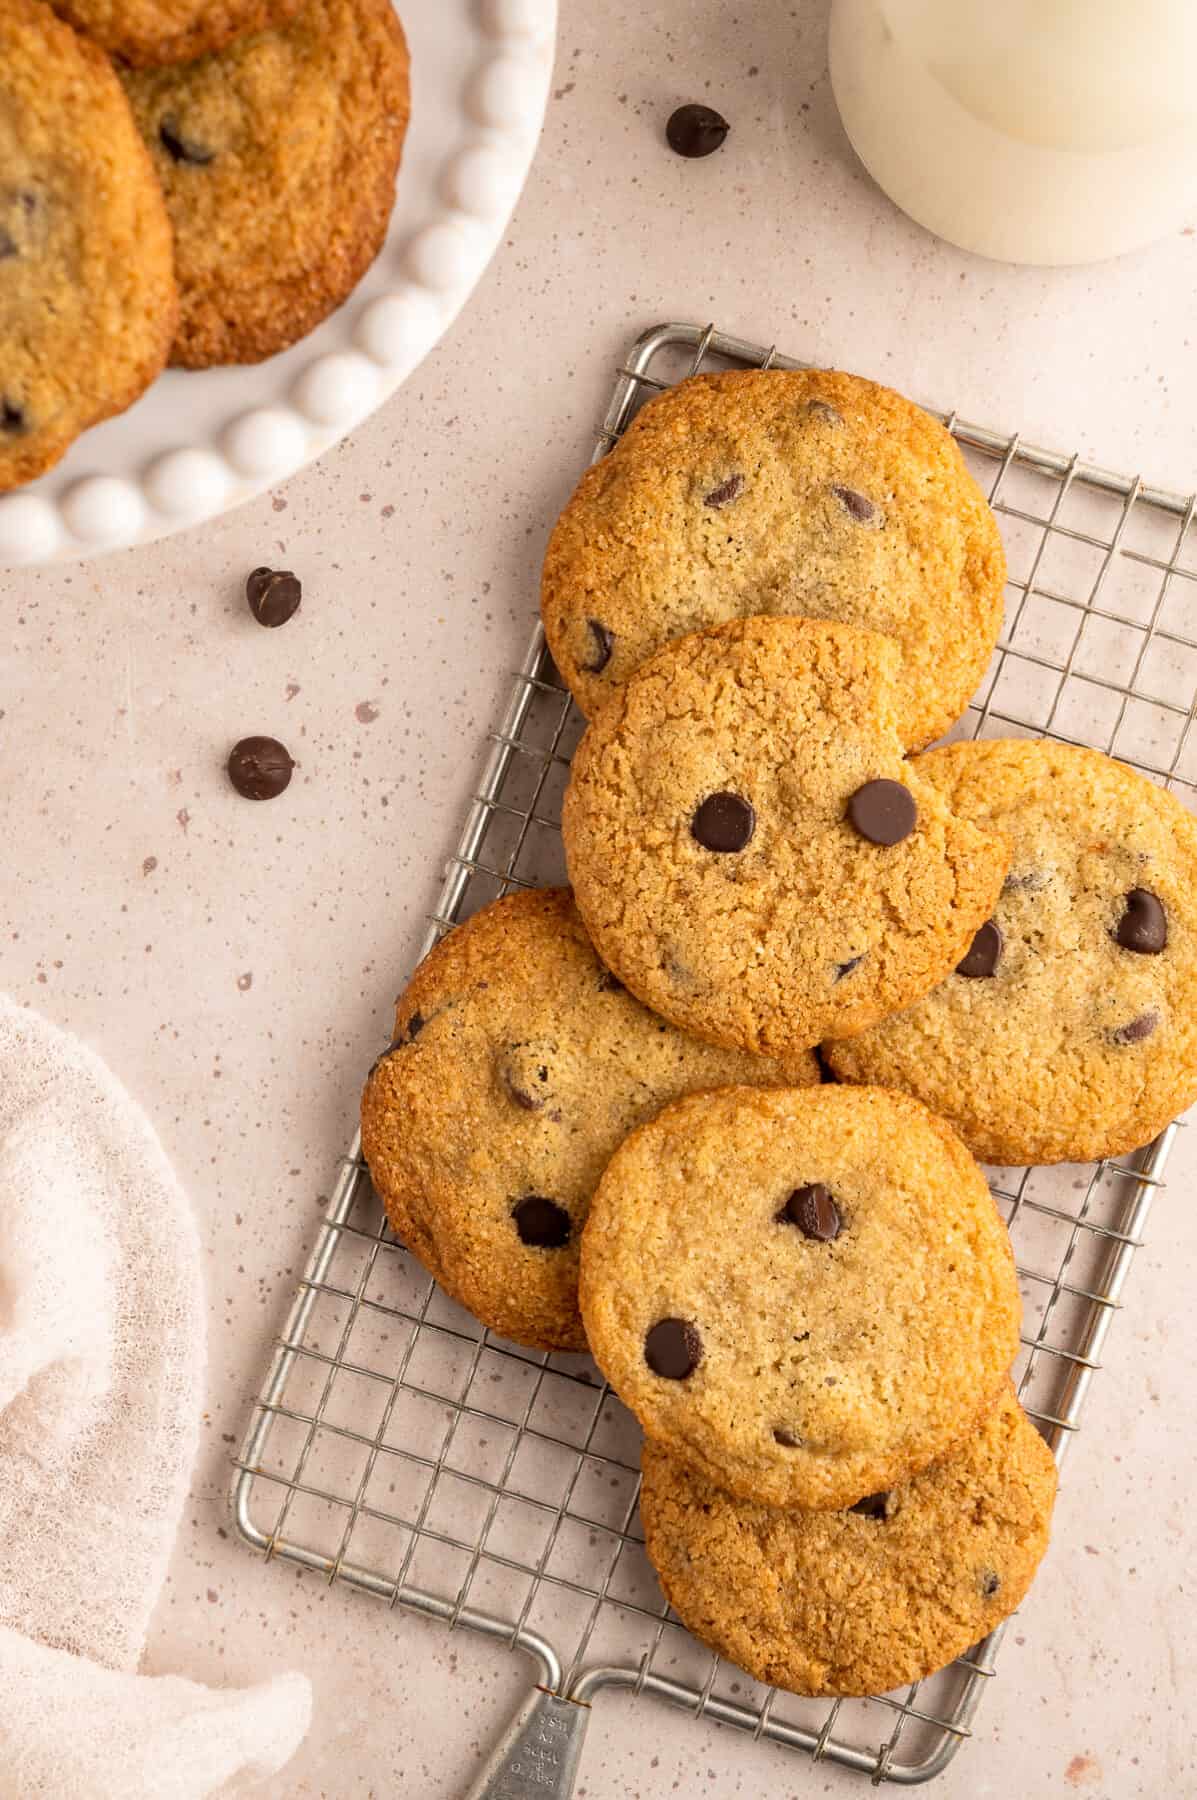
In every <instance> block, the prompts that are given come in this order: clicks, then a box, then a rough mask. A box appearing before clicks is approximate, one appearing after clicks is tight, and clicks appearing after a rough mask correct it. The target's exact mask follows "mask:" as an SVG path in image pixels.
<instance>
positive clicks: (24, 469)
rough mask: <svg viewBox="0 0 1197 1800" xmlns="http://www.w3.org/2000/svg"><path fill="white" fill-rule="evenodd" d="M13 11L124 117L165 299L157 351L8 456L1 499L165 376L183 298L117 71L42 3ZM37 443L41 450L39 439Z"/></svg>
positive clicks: (146, 243) (145, 243) (144, 225)
mask: <svg viewBox="0 0 1197 1800" xmlns="http://www.w3.org/2000/svg"><path fill="white" fill-rule="evenodd" d="M8 4H9V6H10V7H11V9H12V10H13V11H15V12H18V13H24V14H25V15H26V16H27V17H28V18H29V19H30V21H37V22H40V23H41V26H42V29H43V30H44V31H45V32H46V33H47V35H48V37H49V38H50V42H51V48H55V49H56V50H57V52H58V54H59V55H65V56H74V57H77V58H78V59H80V60H81V62H82V63H83V64H84V65H85V72H86V75H87V77H88V78H92V79H95V80H97V81H99V82H100V84H101V86H102V87H103V88H105V89H106V90H107V93H108V95H109V97H110V99H111V101H112V104H113V106H114V108H115V113H116V114H119V117H120V121H121V123H120V127H119V129H121V130H123V129H124V128H125V125H126V124H127V126H128V132H127V137H128V141H127V144H126V146H125V151H124V155H125V157H126V158H127V164H128V166H127V168H126V170H125V185H126V187H128V188H131V187H132V185H133V183H134V181H137V182H138V183H139V185H140V188H141V193H140V200H139V215H140V229H139V232H138V244H139V247H140V248H148V247H151V246H152V248H153V251H154V256H153V266H154V270H155V275H154V282H153V284H151V283H150V282H149V281H147V282H146V283H145V284H144V289H145V292H146V293H147V294H148V293H149V292H150V290H151V286H152V285H153V286H156V285H159V284H160V285H161V289H162V292H161V295H160V304H159V306H158V307H157V308H156V309H147V315H146V316H147V321H148V320H149V319H150V318H151V317H154V316H155V315H156V316H157V317H158V318H159V321H160V328H159V331H158V333H157V339H156V343H153V344H152V346H151V347H150V348H149V349H148V350H147V354H146V357H145V359H144V360H143V361H142V362H141V363H140V364H139V365H138V367H137V369H136V370H134V371H133V372H132V373H131V375H130V377H129V380H128V382H127V383H126V384H125V385H124V386H123V387H122V388H119V389H116V390H113V391H112V392H110V393H108V394H107V395H105V396H104V398H103V399H102V400H101V399H99V398H97V401H96V405H95V406H94V408H93V409H91V410H90V411H88V412H87V413H86V414H85V415H84V416H82V417H81V418H80V420H79V422H78V423H76V424H73V425H72V426H71V428H70V430H69V431H67V432H65V433H59V434H58V435H57V436H55V437H53V438H52V439H51V438H45V437H43V438H42V439H41V442H40V445H38V446H37V447H34V444H31V446H30V448H29V449H28V450H27V451H26V452H25V453H24V454H23V455H22V454H20V453H19V452H17V451H15V450H14V451H13V453H12V456H11V459H10V458H8V457H7V456H6V457H5V458H4V459H0V494H4V493H9V492H12V491H14V490H15V489H17V488H20V487H24V486H25V485H26V483H28V482H30V481H34V480H36V478H37V477H38V476H39V475H44V474H45V473H46V472H47V470H49V469H52V468H54V466H55V465H56V464H57V463H59V462H61V461H62V458H63V457H64V456H65V455H66V453H67V451H68V450H69V449H70V447H71V445H72V444H73V443H75V442H76V441H77V439H78V438H80V437H81V436H82V435H83V433H84V432H85V431H90V430H91V428H92V427H93V426H94V425H101V424H103V422H104V420H105V419H112V418H115V417H116V416H117V415H118V414H119V413H123V412H127V411H128V409H129V407H131V406H132V405H133V404H134V402H135V401H137V400H139V399H140V398H141V396H142V394H144V393H145V391H146V389H147V388H148V387H149V386H150V385H151V383H152V382H154V381H156V380H157V378H158V376H159V375H160V374H161V373H162V371H163V369H165V368H166V366H167V360H168V357H169V354H170V347H171V344H172V342H173V339H174V335H175V331H176V329H177V327H178V319H179V291H178V286H177V284H176V281H175V275H174V249H173V244H174V240H173V235H172V231H171V224H170V218H169V215H168V213H167V210H166V201H165V198H164V196H163V193H162V189H161V187H160V185H159V182H158V177H157V174H156V173H155V170H154V165H153V161H152V159H151V157H150V153H149V151H148V150H147V149H146V147H145V143H144V141H143V139H142V136H141V133H140V131H139V130H138V129H137V121H136V119H135V118H134V117H133V109H132V107H131V106H130V104H129V100H128V96H127V95H126V93H125V91H124V89H123V87H122V86H121V84H120V80H119V78H118V76H117V74H116V72H115V70H114V69H113V67H112V64H111V63H110V61H109V60H108V57H107V56H106V55H105V54H104V51H103V50H102V49H101V48H100V46H99V45H98V44H96V43H93V42H92V40H91V39H90V38H88V37H85V36H82V35H80V34H79V33H78V32H76V31H75V30H73V29H72V27H71V26H70V24H69V23H67V21H66V20H65V19H63V18H60V17H59V16H58V15H57V13H56V12H54V11H53V10H52V9H51V7H49V6H47V5H44V4H43V0H8ZM114 124H115V114H114ZM33 436H34V443H35V444H36V442H37V433H36V432H35V433H34V434H33ZM6 465H7V466H8V467H9V468H10V469H11V479H10V478H9V476H7V475H6V474H5V467H6Z"/></svg>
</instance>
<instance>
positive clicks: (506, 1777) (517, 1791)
mask: <svg viewBox="0 0 1197 1800" xmlns="http://www.w3.org/2000/svg"><path fill="white" fill-rule="evenodd" d="M589 1718H590V1708H589V1707H588V1706H579V1705H578V1703H577V1702H576V1701H574V1700H562V1699H561V1697H560V1695H558V1694H550V1693H549V1691H548V1689H547V1688H541V1687H538V1688H533V1690H532V1692H531V1694H529V1696H528V1698H527V1700H525V1702H524V1704H523V1705H522V1706H521V1707H520V1709H519V1711H518V1712H517V1713H516V1715H515V1717H514V1719H512V1721H511V1724H510V1725H509V1726H508V1727H507V1730H506V1731H505V1732H504V1733H503V1736H502V1738H501V1739H500V1741H499V1743H498V1744H497V1745H496V1746H495V1748H494V1750H493V1751H492V1752H491V1755H490V1757H489V1759H488V1761H487V1764H486V1767H485V1768H484V1769H483V1771H482V1773H481V1775H480V1776H479V1777H478V1779H477V1781H476V1782H475V1783H474V1785H473V1787H472V1788H470V1790H469V1792H468V1793H467V1794H465V1795H464V1796H463V1800H569V1796H570V1795H571V1794H572V1793H573V1791H574V1779H575V1777H576V1775H577V1773H578V1763H579V1760H580V1758H581V1755H582V1744H583V1742H584V1741H585V1737H586V1725H587V1722H588V1720H589Z"/></svg>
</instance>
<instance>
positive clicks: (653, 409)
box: [540, 368, 1007, 752]
mask: <svg viewBox="0 0 1197 1800" xmlns="http://www.w3.org/2000/svg"><path fill="white" fill-rule="evenodd" d="M776 379H782V380H785V381H787V382H790V383H791V384H792V385H793V386H794V388H795V391H796V392H797V391H801V390H805V389H806V388H807V387H811V388H813V389H816V390H817V391H816V393H815V395H814V397H815V398H817V399H824V398H827V397H828V393H830V397H831V399H832V400H833V401H834V399H835V397H836V393H837V392H840V393H842V392H843V391H844V390H845V389H849V390H850V391H851V392H852V393H853V394H854V395H856V396H859V397H860V398H861V399H862V400H867V401H868V402H870V403H871V404H872V405H873V406H875V407H876V408H878V409H879V410H881V411H882V412H883V413H885V414H887V415H889V416H892V417H896V418H898V419H900V420H901V423H902V427H903V428H904V429H905V432H906V434H907V436H908V437H909V438H910V440H911V441H913V440H914V438H915V436H916V435H918V436H921V437H922V439H923V442H924V443H925V442H926V441H927V440H933V441H934V443H935V444H936V446H937V447H938V449H939V450H940V451H941V452H943V453H946V454H947V455H948V456H949V460H950V461H952V463H953V466H954V474H955V479H956V482H957V484H958V491H957V492H956V493H955V495H954V497H953V501H952V506H953V510H954V511H955V513H956V514H957V516H962V515H963V514H964V512H965V511H966V510H967V512H968V515H969V519H970V529H969V532H968V539H967V559H966V560H967V568H968V570H969V572H970V574H971V576H972V579H971V590H970V591H971V593H972V594H973V596H974V597H975V605H976V609H977V612H978V615H982V616H981V617H979V619H978V629H977V633H976V636H975V647H974V654H973V656H972V657H971V658H970V659H968V667H969V668H970V670H971V675H972V679H971V682H970V683H969V685H968V691H967V693H965V694H964V696H963V699H961V700H960V703H959V705H957V704H956V703H955V700H952V701H951V702H949V700H948V699H947V698H940V697H939V696H938V695H932V694H931V693H929V692H928V693H924V694H922V695H920V696H919V697H918V698H919V704H918V705H916V704H915V695H914V693H913V691H910V690H907V689H906V688H905V686H904V685H903V686H901V688H900V695H901V704H900V707H899V710H900V712H901V714H902V715H903V717H902V720H901V723H900V735H901V738H902V742H903V744H904V746H905V747H906V748H907V749H908V750H910V751H912V752H913V751H916V750H920V749H922V748H924V747H925V746H926V745H928V744H930V743H933V742H934V740H935V739H936V738H937V737H940V736H942V735H943V733H944V732H945V731H947V730H948V729H949V727H950V726H951V725H953V724H954V723H955V722H956V720H957V719H959V718H960V717H962V716H963V713H964V711H965V709H966V707H967V705H968V701H969V698H970V696H971V695H972V694H973V693H975V691H976V689H977V686H978V684H979V683H980V681H981V679H982V677H983V676H984V674H985V670H986V668H987V667H988V665H989V661H990V658H991V657H992V654H993V649H994V646H995V644H996V643H997V640H998V636H999V634H1000V632H1001V628H1002V619H1003V616H1004V612H1005V587H1006V577H1007V565H1006V551H1005V545H1004V543H1003V541H1002V536H1001V531H1000V529H999V527H998V523H997V519H996V517H995V516H994V513H993V509H992V508H991V507H990V505H989V502H988V501H987V500H986V498H985V496H984V494H983V493H982V491H981V488H980V486H979V484H978V482H977V480H976V477H975V476H974V475H973V473H972V471H971V470H970V469H969V467H968V464H967V463H966V462H965V460H964V456H963V453H962V452H961V449H960V446H959V444H958V443H957V442H956V440H955V438H954V437H953V436H952V434H951V433H950V432H949V431H948V430H947V428H946V427H945V426H944V425H943V424H942V423H941V422H940V421H939V420H938V419H936V418H935V417H934V416H933V415H932V414H931V413H929V412H927V410H926V409H925V408H924V407H921V406H919V405H918V404H917V403H916V402H915V401H913V400H909V399H907V397H906V396H905V395H904V394H902V393H900V392H899V391H898V390H897V389H896V388H891V387H887V386H886V385H885V384H884V383H881V382H876V381H871V380H870V379H869V378H868V376H865V375H855V374H853V373H852V372H851V371H849V370H845V369H818V368H811V369H787V370H781V369H724V370H718V371H714V372H711V373H706V374H701V375H691V376H688V377H687V378H686V379H685V380H683V381H679V382H677V383H676V384H675V385H674V386H673V387H670V388H667V389H666V390H665V392H664V393H662V394H658V395H654V396H653V398H652V399H650V400H649V401H647V402H646V403H645V405H644V406H642V407H641V409H640V411H639V412H638V413H637V414H636V416H635V418H634V419H633V420H632V422H631V424H630V425H629V426H628V427H627V429H626V431H625V432H624V433H623V435H622V437H620V438H619V439H618V440H617V442H616V443H615V444H614V445H613V446H612V447H611V449H610V450H609V451H608V452H607V455H606V456H604V457H602V458H600V460H599V461H598V462H596V463H592V464H591V465H590V467H589V468H588V469H586V470H585V472H584V473H583V474H582V476H581V477H580V479H579V481H578V483H577V485H576V487H575V489H574V491H573V493H572V494H571V495H570V497H569V499H568V500H567V501H566V503H565V505H564V507H563V508H562V510H561V512H560V514H559V515H558V517H557V519H556V521H555V522H554V524H553V527H552V530H551V532H550V534H549V539H548V543H547V545H546V547H545V554H544V561H543V563H542V565H541V578H540V613H541V619H542V621H543V624H544V632H545V637H546V639H547V640H548V645H549V652H550V654H551V656H552V658H553V661H554V664H555V666H556V667H557V669H558V671H559V673H560V675H561V678H562V680H563V681H564V682H565V684H566V686H567V687H568V688H569V691H570V693H571V694H572V695H573V699H574V702H575V704H576V706H577V707H578V710H579V712H581V713H582V715H583V717H585V718H593V717H594V716H595V715H596V714H597V713H598V712H599V711H600V710H601V708H602V706H603V705H604V704H605V703H606V701H607V700H609V699H610V697H611V696H612V695H613V694H615V693H618V692H619V688H618V687H612V686H611V685H610V684H608V683H604V682H603V681H602V680H601V675H600V674H595V673H590V672H588V671H586V670H583V669H580V668H576V667H572V666H571V664H572V659H571V658H570V657H568V656H567V655H566V653H565V651H566V635H567V629H568V625H569V622H570V620H571V619H572V617H573V614H572V610H571V606H572V600H573V595H574V593H575V592H576V588H577V583H576V580H575V579H574V578H573V575H572V572H571V564H572V563H573V562H574V561H575V560H576V559H577V557H578V556H579V555H581V556H582V557H583V558H584V559H585V560H587V561H590V560H594V559H596V558H597V560H598V562H599V564H600V566H601V562H602V560H603V559H602V555H601V552H598V551H596V550H595V548H594V544H593V542H592V541H591V540H590V539H589V538H588V537H587V536H586V535H585V534H584V533H583V530H582V527H581V525H580V524H579V520H580V518H582V517H584V516H585V514H586V513H587V511H588V509H589V508H590V507H591V505H592V501H591V495H590V490H591V489H592V488H597V487H599V486H601V484H602V481H603V479H604V475H603V471H604V468H605V465H606V464H607V463H608V461H609V460H610V459H611V458H612V457H615V458H619V459H620V460H621V461H623V460H631V458H632V457H633V456H634V455H635V454H636V452H637V451H638V450H639V448H640V445H641V440H642V439H646V438H649V437H651V436H652V435H653V434H654V433H655V432H656V431H657V430H659V429H660V422H661V421H662V420H663V419H664V420H665V421H666V422H668V421H669V419H670V417H671V415H672V414H673V413H674V412H678V411H680V410H681V409H682V408H683V407H684V406H685V405H686V396H688V395H692V394H695V393H699V392H702V391H704V390H705V391H708V392H709V391H711V390H716V391H717V390H718V389H719V388H721V387H736V386H744V385H746V384H747V383H749V382H751V383H753V384H754V385H756V384H758V383H759V382H761V381H762V380H763V381H772V380H776ZM824 390H827V392H825V391H824ZM595 535H596V536H600V537H601V531H600V532H599V533H596V534H595ZM587 591H588V593H593V595H594V601H593V605H594V609H595V612H596V613H597V614H598V616H600V617H601V616H602V593H603V589H602V585H601V583H598V582H596V584H595V586H594V587H593V589H588V590H587ZM948 606H949V600H948V598H946V597H945V600H944V607H945V609H947V608H948ZM950 607H951V610H952V611H954V612H958V610H959V604H958V596H957V595H952V596H951V597H950ZM739 616H740V617H751V616H752V615H751V614H741V615H739ZM768 616H770V617H772V616H774V615H768ZM777 616H779V617H791V618H797V617H800V616H801V615H800V614H797V613H792V614H781V615H777ZM722 622H723V623H728V622H730V621H722ZM661 648H664V645H662V646H660V647H659V649H658V650H657V651H654V652H653V655H657V654H659V652H660V649H661ZM559 651H560V652H561V655H560V659H559V658H558V652H559ZM651 660H652V659H651V657H649V658H646V659H645V661H651ZM640 667H641V668H643V667H644V664H643V663H642V664H641V665H640ZM634 673H636V671H633V674H634ZM629 679H630V677H629ZM962 681H963V677H962ZM623 685H625V684H623V683H621V684H620V686H623ZM933 700H938V704H937V705H933V704H932V701H933Z"/></svg>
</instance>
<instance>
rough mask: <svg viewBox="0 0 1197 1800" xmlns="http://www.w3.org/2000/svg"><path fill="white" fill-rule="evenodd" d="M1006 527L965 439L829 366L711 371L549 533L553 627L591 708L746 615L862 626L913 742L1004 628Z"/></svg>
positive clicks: (587, 478) (648, 421) (685, 389)
mask: <svg viewBox="0 0 1197 1800" xmlns="http://www.w3.org/2000/svg"><path fill="white" fill-rule="evenodd" d="M1005 579H1006V560H1005V553H1004V551H1003V549H1002V541H1001V537H1000V535H999V533H998V528H997V523H996V521H995V519H994V516H993V514H992V512H991V511H990V509H989V507H988V506H987V504H986V502H985V500H984V497H983V496H982V494H981V491H980V489H979V488H978V487H977V484H976V482H975V481H974V480H973V478H972V476H971V475H970V474H969V472H968V469H967V467H966V466H965V463H964V459H963V457H962V456H961V454H960V451H959V449H958V448H957V446H956V444H955V442H954V441H953V439H952V438H951V436H950V435H949V433H948V432H947V431H945V430H944V428H943V426H942V425H940V424H938V423H937V422H936V421H935V420H934V419H932V418H931V417H930V416H929V414H927V413H925V412H923V410H922V409H921V408H920V407H917V406H915V405H913V404H912V403H911V402H910V401H909V400H905V399H903V397H902V396H901V395H900V394H896V393H894V392H893V391H892V390H891V389H889V388H884V387H878V386H877V384H876V383H875V382H871V381H865V380H863V379H862V378H861V377H859V376H856V375H846V374H842V373H839V372H837V371H834V370H825V369H802V370H797V371H789V370H778V369H772V370H768V371H761V370H738V371H733V372H729V373H726V374H717V375H697V376H694V377H693V378H692V379H690V380H688V381H683V382H681V383H679V384H678V386H677V387H674V388H671V389H670V390H669V391H668V392H666V393H664V394H662V395H660V397H659V398H657V399H654V400H650V401H649V403H648V404H647V405H646V406H645V407H644V408H643V409H642V410H641V412H640V413H639V414H638V415H637V417H636V418H635V419H634V420H633V422H632V424H631V425H630V426H629V427H628V429H627V431H626V432H625V433H624V436H623V437H622V439H621V440H620V441H619V443H618V444H616V446H615V448H614V449H613V450H612V451H611V452H610V454H609V455H608V456H606V457H604V458H603V460H602V461H601V462H599V463H597V464H596V465H595V466H594V467H593V468H592V469H590V470H588V472H587V473H586V474H585V475H584V476H583V477H582V479H581V481H580V482H579V484H578V488H577V491H576V493H575V494H574V496H573V498H572V499H571V500H570V502H569V503H568V505H567V506H566V508H565V510H564V512H563V513H562V515H561V517H560V519H559V520H558V522H557V525H556V527H555V529H554V531H553V534H552V537H551V539H550V541H549V546H548V550H547V553H546V556H545V563H544V573H543V578H542V586H541V608H542V612H543V615H544V624H545V631H546V634H547V636H548V640H549V646H550V648H551V650H552V652H553V656H554V659H555V661H556V663H557V667H558V668H559V669H560V671H561V673H562V675H563V676H564V678H565V680H566V682H567V683H568V685H569V687H570V690H571V691H572V693H573V695H574V698H575V699H576V700H577V702H578V705H579V706H580V707H581V708H582V711H583V712H585V713H587V714H591V715H592V714H593V713H594V712H595V711H596V710H597V709H598V708H599V706H600V705H601V704H602V703H603V702H604V701H605V700H606V699H608V698H609V696H610V695H611V693H612V692H613V691H614V690H615V689H616V688H617V687H619V686H620V685H621V684H622V683H623V682H625V681H626V680H627V679H628V677H629V676H630V675H632V674H633V673H634V672H635V671H636V670H637V669H638V668H640V667H641V665H642V664H643V663H645V662H647V660H648V659H649V658H650V657H651V656H652V655H653V654H654V653H655V652H656V651H657V650H659V649H660V648H661V646H662V645H663V644H666V643H668V642H669V641H670V640H671V639H673V638H678V637H684V636H686V635H687V634H688V633H689V632H692V631H698V630H701V629H702V628H703V627H704V626H707V625H716V624H721V623H723V622H724V621H726V620H728V619H733V618H737V617H744V616H746V615H747V614H750V613H768V614H773V615H779V614H800V615H803V616H805V617H808V618H820V619H838V620H841V621H842V622H844V623H845V624H849V625H864V626H868V627H870V628H871V629H873V630H875V631H882V632H885V633H887V634H888V635H889V636H891V637H893V638H894V640H895V641H896V643H897V644H898V646H899V649H900V663H899V669H898V676H897V693H896V700H895V707H896V719H897V726H898V732H899V735H900V736H901V738H902V741H903V743H904V744H905V745H907V746H908V747H909V748H913V749H917V748H920V747H921V746H922V745H924V744H927V743H929V742H931V740H932V739H934V738H936V737H939V736H941V735H942V733H943V732H945V731H946V730H947V728H948V726H949V725H951V724H952V723H953V721H954V720H956V719H958V718H959V717H960V715H961V714H962V713H963V712H964V709H965V707H966V706H967V704H968V701H969V697H970V696H971V694H972V693H973V690H974V689H975V688H976V686H977V684H978V682H979V681H980V679H981V677H982V675H983V674H984V673H985V669H986V666H987V664H988V662H989V658H990V655H991V653H992V651H993V647H994V644H995V643H996V641H997V635H998V631H999V630H1000V628H1001V622H1002V611H1003V593H1004V588H1005Z"/></svg>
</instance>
